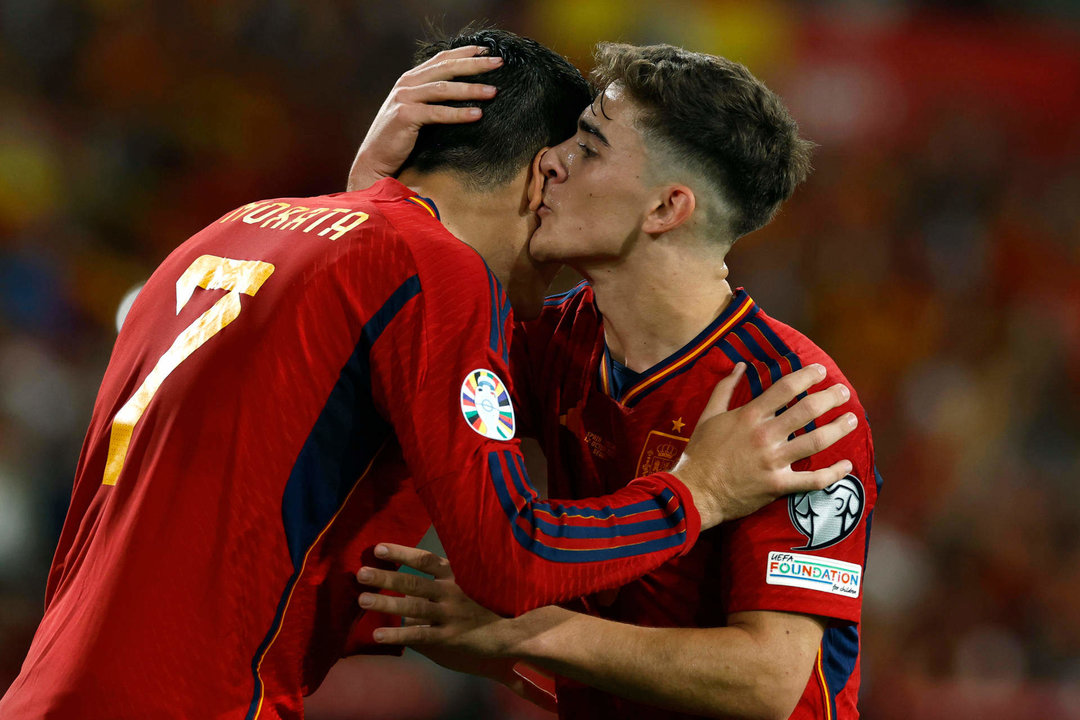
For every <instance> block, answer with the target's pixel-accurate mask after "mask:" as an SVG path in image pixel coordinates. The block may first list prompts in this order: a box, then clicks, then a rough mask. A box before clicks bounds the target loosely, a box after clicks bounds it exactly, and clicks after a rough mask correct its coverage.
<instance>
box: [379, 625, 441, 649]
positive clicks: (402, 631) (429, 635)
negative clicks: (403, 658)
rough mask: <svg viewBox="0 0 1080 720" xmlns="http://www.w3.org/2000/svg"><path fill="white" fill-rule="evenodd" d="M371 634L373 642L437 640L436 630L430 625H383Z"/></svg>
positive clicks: (422, 643) (413, 643) (421, 642)
mask: <svg viewBox="0 0 1080 720" xmlns="http://www.w3.org/2000/svg"><path fill="white" fill-rule="evenodd" d="M371 635H372V637H374V638H375V642H377V643H383V644H385V645H430V644H431V643H433V642H435V641H436V640H438V637H437V634H436V630H435V628H433V627H432V626H431V625H405V626H402V627H384V628H379V629H377V630H375V632H373V633H372V634H371Z"/></svg>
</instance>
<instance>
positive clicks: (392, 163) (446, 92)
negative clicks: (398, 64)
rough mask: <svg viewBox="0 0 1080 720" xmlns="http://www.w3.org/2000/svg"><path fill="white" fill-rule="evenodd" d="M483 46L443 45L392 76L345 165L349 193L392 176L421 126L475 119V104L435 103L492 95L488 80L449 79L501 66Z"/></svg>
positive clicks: (407, 152) (476, 115) (476, 98)
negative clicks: (391, 84) (448, 47)
mask: <svg viewBox="0 0 1080 720" xmlns="http://www.w3.org/2000/svg"><path fill="white" fill-rule="evenodd" d="M486 51H487V48H483V47H479V46H476V45H466V46H464V47H459V48H454V49H452V50H444V51H443V52H441V53H439V54H438V55H435V56H434V57H433V58H431V59H430V60H427V61H426V62H423V63H421V64H419V65H417V66H416V67H414V68H412V69H411V70H409V71H407V72H406V73H405V74H403V75H402V76H401V77H400V78H398V81H397V82H396V83H395V84H394V87H393V89H392V90H391V91H390V95H389V96H387V98H386V101H385V102H383V104H382V107H381V108H379V113H378V115H376V116H375V120H373V121H372V123H371V127H370V128H368V132H367V135H366V136H365V137H364V141H363V142H362V143H361V144H360V149H359V151H358V152H357V153H356V158H355V159H354V160H353V164H352V168H350V170H349V182H348V186H347V189H348V190H349V192H352V191H355V190H362V189H364V188H366V187H368V186H369V185H371V184H372V183H374V182H376V181H378V180H381V179H382V178H385V177H390V176H392V175H394V174H395V173H396V172H397V171H398V168H400V167H401V165H402V163H404V162H405V160H406V158H408V157H409V153H410V152H412V149H413V146H414V145H415V144H416V137H417V134H418V133H419V132H420V128H421V127H423V126H424V125H432V124H448V123H467V122H475V121H476V120H479V119H480V116H481V115H482V112H481V111H480V108H476V107H451V106H449V105H439V104H436V103H446V102H454V101H479V100H490V99H491V98H493V97H494V96H495V88H494V87H492V86H490V85H485V84H483V83H470V82H454V81H453V80H454V78H459V77H466V76H470V75H479V74H482V73H485V72H488V71H490V70H494V69H495V68H497V67H499V66H500V65H502V58H501V57H498V56H491V55H482V54H481V53H483V52H486Z"/></svg>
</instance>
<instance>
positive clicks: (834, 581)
mask: <svg viewBox="0 0 1080 720" xmlns="http://www.w3.org/2000/svg"><path fill="white" fill-rule="evenodd" d="M765 582H767V583H768V584H769V585H787V586H789V587H797V588H805V589H807V590H820V591H821V592H827V593H832V594H834V595H844V596H845V597H859V591H860V589H861V588H862V567H860V566H859V565H854V564H852V563H846V562H842V561H840V560H833V559H831V558H822V557H817V556H816V555H800V554H799V553H785V552H771V553H769V561H768V563H767V564H766V569H765Z"/></svg>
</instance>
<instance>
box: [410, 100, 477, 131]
mask: <svg viewBox="0 0 1080 720" xmlns="http://www.w3.org/2000/svg"><path fill="white" fill-rule="evenodd" d="M483 114H484V112H483V110H481V109H480V108H477V107H461V108H459V107H450V106H449V105H406V106H403V107H402V109H401V116H400V117H401V120H403V121H404V122H405V123H406V124H408V125H412V126H413V127H415V128H419V127H421V126H423V125H449V124H453V123H467V122H475V121H476V120H479V119H480V118H481V117H482V116H483Z"/></svg>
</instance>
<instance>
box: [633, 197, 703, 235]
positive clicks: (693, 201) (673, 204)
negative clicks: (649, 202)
mask: <svg viewBox="0 0 1080 720" xmlns="http://www.w3.org/2000/svg"><path fill="white" fill-rule="evenodd" d="M695 207H697V198H695V197H694V191H693V190H691V189H690V188H688V187H686V186H685V185H668V186H667V187H664V188H662V189H661V191H660V195H659V196H658V197H657V199H656V202H655V204H654V205H653V208H652V210H650V211H649V213H648V214H647V215H646V216H645V222H644V223H643V224H642V226H641V229H642V231H644V232H646V233H648V234H650V235H661V234H663V233H666V232H669V231H671V230H674V229H675V228H677V227H679V226H680V225H682V224H683V223H684V222H686V221H687V220H689V219H690V216H691V215H692V214H693V213H694V208H695Z"/></svg>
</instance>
